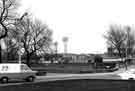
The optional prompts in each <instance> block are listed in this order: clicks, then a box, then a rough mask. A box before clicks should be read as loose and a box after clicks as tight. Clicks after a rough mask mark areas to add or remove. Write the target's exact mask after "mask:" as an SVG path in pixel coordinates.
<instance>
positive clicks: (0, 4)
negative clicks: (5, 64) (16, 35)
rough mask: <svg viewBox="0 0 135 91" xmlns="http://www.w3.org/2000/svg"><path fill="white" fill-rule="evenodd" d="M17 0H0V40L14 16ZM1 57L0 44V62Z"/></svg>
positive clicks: (5, 34)
mask: <svg viewBox="0 0 135 91" xmlns="http://www.w3.org/2000/svg"><path fill="white" fill-rule="evenodd" d="M18 5H19V4H18V2H17V0H0V40H1V39H3V38H5V37H6V36H7V33H8V31H9V27H10V26H11V25H12V23H13V20H14V18H15V16H16V14H15V13H16V12H15V11H16V9H17V6H18ZM1 62H2V59H1V45H0V63H1Z"/></svg>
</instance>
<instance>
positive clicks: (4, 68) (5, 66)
mask: <svg viewBox="0 0 135 91" xmlns="http://www.w3.org/2000/svg"><path fill="white" fill-rule="evenodd" d="M8 69H9V67H8V66H7V65H4V66H2V68H1V71H7V70H8Z"/></svg>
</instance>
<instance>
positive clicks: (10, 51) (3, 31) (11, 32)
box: [0, 0, 52, 65]
mask: <svg viewBox="0 0 135 91" xmlns="http://www.w3.org/2000/svg"><path fill="white" fill-rule="evenodd" d="M19 5H20V4H19V1H18V0H0V41H1V40H4V42H5V44H6V50H4V51H5V52H6V53H7V59H8V58H9V57H12V58H13V57H14V56H15V55H18V52H19V53H22V55H26V60H27V61H26V62H27V64H28V65H29V64H30V57H31V56H32V55H34V54H42V53H45V52H46V51H48V50H49V49H50V44H51V42H52V39H51V37H52V31H51V30H50V29H49V28H48V26H47V24H44V23H42V22H41V21H40V20H38V19H32V18H31V17H30V16H29V15H28V13H24V14H23V15H22V16H21V17H19V14H17V13H16V12H17V8H18V6H19ZM18 17H19V18H18ZM1 53H2V48H1V45H0V63H1V62H2V56H1V55H2V54H1Z"/></svg>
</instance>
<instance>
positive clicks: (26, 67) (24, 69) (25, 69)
mask: <svg viewBox="0 0 135 91" xmlns="http://www.w3.org/2000/svg"><path fill="white" fill-rule="evenodd" d="M21 71H31V69H30V68H29V67H28V66H26V65H21Z"/></svg>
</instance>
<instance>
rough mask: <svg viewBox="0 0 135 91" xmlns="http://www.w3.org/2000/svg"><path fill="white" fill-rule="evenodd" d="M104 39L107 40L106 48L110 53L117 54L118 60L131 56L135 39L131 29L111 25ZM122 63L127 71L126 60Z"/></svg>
mask: <svg viewBox="0 0 135 91" xmlns="http://www.w3.org/2000/svg"><path fill="white" fill-rule="evenodd" d="M104 38H105V39H106V40H107V44H108V47H111V49H112V50H113V51H112V52H113V53H115V54H116V53H117V54H118V56H119V57H120V58H122V59H123V57H126V58H127V57H128V56H129V55H133V50H134V46H135V37H134V35H133V33H131V27H129V26H128V27H125V26H124V27H121V26H117V25H111V26H110V29H109V31H108V32H107V34H106V35H104ZM123 63H124V65H125V67H126V69H127V60H123Z"/></svg>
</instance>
